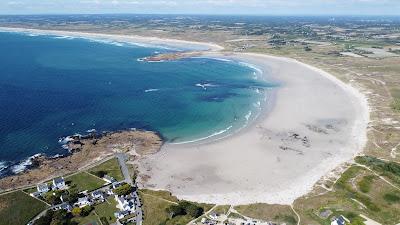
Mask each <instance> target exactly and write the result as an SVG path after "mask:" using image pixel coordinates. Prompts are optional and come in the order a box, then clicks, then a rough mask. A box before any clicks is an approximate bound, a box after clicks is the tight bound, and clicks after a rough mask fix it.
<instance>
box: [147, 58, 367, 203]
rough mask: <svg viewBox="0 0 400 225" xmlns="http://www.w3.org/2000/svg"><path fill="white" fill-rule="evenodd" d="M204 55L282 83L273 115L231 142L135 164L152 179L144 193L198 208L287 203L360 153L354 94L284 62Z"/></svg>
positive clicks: (182, 148) (361, 118)
mask: <svg viewBox="0 0 400 225" xmlns="http://www.w3.org/2000/svg"><path fill="white" fill-rule="evenodd" d="M210 56H212V57H216V56H219V57H223V58H228V59H229V58H231V59H235V60H239V61H242V62H247V63H251V64H253V65H256V66H257V67H258V68H261V69H262V70H263V71H268V72H267V74H266V75H267V76H268V79H273V80H277V81H279V82H280V83H281V87H280V88H279V89H278V91H277V93H276V99H275V101H274V102H275V103H274V105H273V108H272V109H271V110H270V112H269V113H268V115H265V116H261V118H259V120H258V121H256V122H255V123H254V124H253V125H251V127H249V128H248V129H246V130H245V131H243V132H240V133H239V134H236V135H234V136H232V137H230V138H227V139H224V140H220V141H217V142H215V143H210V144H202V145H170V144H166V145H165V146H164V147H163V149H162V151H161V152H160V153H158V154H156V155H153V156H150V157H147V158H146V159H145V160H143V161H142V163H141V171H142V172H144V173H145V174H147V175H149V176H150V177H151V178H150V179H149V180H148V181H147V182H145V183H144V186H145V187H150V188H156V189H167V190H169V191H171V192H172V193H174V194H175V195H177V196H178V197H179V198H182V199H187V200H191V201H198V202H208V203H216V204H233V205H237V204H248V203H255V202H262V203H271V204H272V203H276V204H291V203H292V202H293V201H294V200H295V199H296V198H298V197H300V196H302V195H304V194H307V193H308V192H309V191H310V190H311V189H312V187H313V185H314V184H315V183H316V182H317V181H318V180H319V179H320V178H321V177H323V176H324V175H326V174H328V173H329V172H330V171H332V170H333V169H335V168H336V167H338V166H339V165H340V164H342V163H344V162H348V161H351V160H352V159H353V158H354V156H355V155H356V154H357V153H359V152H360V151H362V149H363V147H364V145H365V143H366V128H367V124H368V121H369V111H368V106H367V101H366V99H365V97H364V96H363V95H362V94H360V93H359V92H358V91H357V90H356V89H354V88H352V87H350V86H348V85H346V84H344V83H342V82H341V81H339V80H338V79H336V78H335V77H333V76H331V75H330V74H328V73H326V72H324V71H322V70H319V69H316V68H314V67H311V66H309V65H306V64H302V63H300V62H297V61H295V60H291V59H287V58H278V57H271V56H266V55H260V54H233V55H231V56H226V55H225V56H222V54H218V53H214V54H211V55H210ZM293 134H298V135H299V137H300V139H299V138H294V137H293ZM304 137H307V140H306V141H305V143H303V140H301V139H302V138H304ZM281 147H287V148H289V149H288V150H283V149H281Z"/></svg>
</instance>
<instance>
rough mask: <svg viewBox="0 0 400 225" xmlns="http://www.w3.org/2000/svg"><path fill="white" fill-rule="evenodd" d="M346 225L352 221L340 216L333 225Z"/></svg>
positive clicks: (333, 221)
mask: <svg viewBox="0 0 400 225" xmlns="http://www.w3.org/2000/svg"><path fill="white" fill-rule="evenodd" d="M346 223H350V221H349V220H348V219H347V218H346V217H344V216H339V217H336V218H334V219H333V220H332V222H331V225H345V224H346Z"/></svg>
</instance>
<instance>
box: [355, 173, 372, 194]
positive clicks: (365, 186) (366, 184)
mask: <svg viewBox="0 0 400 225" xmlns="http://www.w3.org/2000/svg"><path fill="white" fill-rule="evenodd" d="M374 178H375V176H373V175H369V176H365V177H363V178H362V180H361V181H359V182H358V187H359V188H360V191H361V192H363V193H368V192H369V191H370V190H371V183H372V181H373V180H374Z"/></svg>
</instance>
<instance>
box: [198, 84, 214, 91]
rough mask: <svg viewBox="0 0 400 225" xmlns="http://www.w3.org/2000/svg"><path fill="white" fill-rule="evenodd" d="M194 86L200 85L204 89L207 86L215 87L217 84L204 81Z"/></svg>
mask: <svg viewBox="0 0 400 225" xmlns="http://www.w3.org/2000/svg"><path fill="white" fill-rule="evenodd" d="M195 86H196V87H201V88H203V89H204V90H207V88H208V87H217V86H218V85H217V84H212V83H204V84H203V83H198V84H196V85H195Z"/></svg>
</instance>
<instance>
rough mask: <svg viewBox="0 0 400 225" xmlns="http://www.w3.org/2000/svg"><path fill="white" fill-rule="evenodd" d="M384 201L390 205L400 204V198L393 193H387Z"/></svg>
mask: <svg viewBox="0 0 400 225" xmlns="http://www.w3.org/2000/svg"><path fill="white" fill-rule="evenodd" d="M383 199H385V201H387V202H389V203H398V202H400V196H398V195H396V194H393V193H387V194H385V195H384V196H383Z"/></svg>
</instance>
